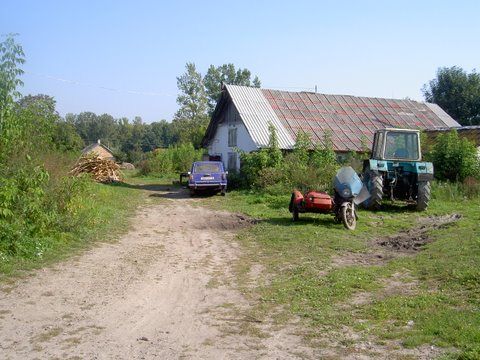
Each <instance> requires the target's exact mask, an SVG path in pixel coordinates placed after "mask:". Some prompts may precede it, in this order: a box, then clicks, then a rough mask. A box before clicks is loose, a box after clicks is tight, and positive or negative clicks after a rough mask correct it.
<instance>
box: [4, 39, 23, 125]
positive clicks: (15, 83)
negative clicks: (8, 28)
mask: <svg viewBox="0 0 480 360" xmlns="http://www.w3.org/2000/svg"><path fill="white" fill-rule="evenodd" d="M15 36H16V34H9V35H7V36H6V38H5V40H4V41H2V42H0V126H2V124H3V121H4V119H5V117H6V116H7V115H8V113H9V112H10V111H11V110H12V109H13V107H14V102H15V100H16V99H17V98H19V97H20V93H19V92H18V90H17V88H18V87H19V86H22V85H23V82H22V80H20V79H19V76H20V75H22V74H23V70H22V69H21V68H20V65H22V64H24V63H25V54H24V52H23V48H22V46H21V45H20V44H17V43H16V42H15Z"/></svg>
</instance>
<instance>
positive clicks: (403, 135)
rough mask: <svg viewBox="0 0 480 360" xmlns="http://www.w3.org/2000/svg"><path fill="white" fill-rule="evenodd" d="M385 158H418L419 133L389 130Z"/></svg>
mask: <svg viewBox="0 0 480 360" xmlns="http://www.w3.org/2000/svg"><path fill="white" fill-rule="evenodd" d="M385 158H387V159H406V160H418V134H417V133H411V132H388V133H387V139H386V144H385Z"/></svg>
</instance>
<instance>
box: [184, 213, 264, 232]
mask: <svg viewBox="0 0 480 360" xmlns="http://www.w3.org/2000/svg"><path fill="white" fill-rule="evenodd" d="M258 222H260V220H258V219H254V218H251V217H248V216H245V215H241V214H232V213H228V212H217V213H216V214H215V216H212V217H211V218H208V219H205V218H204V219H203V221H201V222H194V223H191V226H192V228H194V229H196V230H205V229H210V230H217V231H233V230H239V229H243V228H246V227H250V226H252V225H255V224H257V223H258Z"/></svg>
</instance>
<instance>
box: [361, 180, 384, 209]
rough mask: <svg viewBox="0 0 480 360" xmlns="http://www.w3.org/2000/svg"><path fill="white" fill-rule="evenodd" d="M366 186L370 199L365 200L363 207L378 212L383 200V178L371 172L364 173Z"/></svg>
mask: <svg viewBox="0 0 480 360" xmlns="http://www.w3.org/2000/svg"><path fill="white" fill-rule="evenodd" d="M366 180H367V181H366V185H367V189H368V191H369V192H370V198H368V199H367V200H365V202H364V203H363V205H364V206H365V208H367V209H370V210H378V209H380V206H381V205H382V199H383V178H382V176H381V175H379V174H376V173H375V172H373V171H368V172H367V173H366Z"/></svg>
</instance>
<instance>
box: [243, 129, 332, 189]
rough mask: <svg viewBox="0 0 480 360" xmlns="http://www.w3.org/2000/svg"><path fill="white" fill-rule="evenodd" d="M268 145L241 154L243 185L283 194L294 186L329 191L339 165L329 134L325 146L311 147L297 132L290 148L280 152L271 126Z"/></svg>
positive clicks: (302, 134)
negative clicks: (283, 152) (292, 146)
mask: <svg viewBox="0 0 480 360" xmlns="http://www.w3.org/2000/svg"><path fill="white" fill-rule="evenodd" d="M269 144H270V145H269V147H268V148H265V149H261V150H260V151H256V152H252V153H249V154H247V153H242V154H241V155H240V159H241V164H242V167H241V170H240V177H241V179H242V182H241V184H242V185H243V187H245V188H251V187H253V188H260V189H263V190H266V191H267V192H268V193H271V194H280V193H286V192H290V191H291V190H292V189H295V188H296V189H299V190H302V191H306V190H310V189H315V190H320V191H329V190H331V186H332V181H333V177H334V175H335V173H336V171H337V169H338V166H339V164H338V162H337V160H336V155H335V152H334V151H333V148H332V146H331V142H330V140H329V138H328V137H326V138H325V140H324V144H325V145H324V146H319V145H317V147H316V148H314V149H312V143H311V141H310V138H309V137H308V135H307V134H305V133H299V134H298V135H297V141H296V143H295V146H294V149H293V151H291V152H288V153H286V154H282V152H281V151H280V149H279V148H278V141H277V140H276V133H275V131H274V128H270V142H269ZM279 154H280V157H279Z"/></svg>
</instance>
